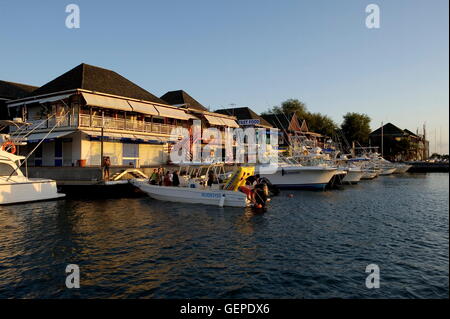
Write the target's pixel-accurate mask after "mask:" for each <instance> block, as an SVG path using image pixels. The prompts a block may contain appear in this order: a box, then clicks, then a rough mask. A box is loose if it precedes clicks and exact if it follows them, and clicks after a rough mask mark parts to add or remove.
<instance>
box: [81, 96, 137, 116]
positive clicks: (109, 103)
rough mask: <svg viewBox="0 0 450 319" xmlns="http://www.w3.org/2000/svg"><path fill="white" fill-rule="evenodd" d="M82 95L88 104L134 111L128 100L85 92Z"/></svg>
mask: <svg viewBox="0 0 450 319" xmlns="http://www.w3.org/2000/svg"><path fill="white" fill-rule="evenodd" d="M81 95H83V98H84V100H85V101H86V104H87V105H90V106H97V107H104V108H108V109H115V110H120V111H128V112H132V111H133V109H132V108H131V106H130V104H128V101H127V100H122V99H118V98H115V97H108V96H103V95H96V94H91V93H84V92H83V93H81Z"/></svg>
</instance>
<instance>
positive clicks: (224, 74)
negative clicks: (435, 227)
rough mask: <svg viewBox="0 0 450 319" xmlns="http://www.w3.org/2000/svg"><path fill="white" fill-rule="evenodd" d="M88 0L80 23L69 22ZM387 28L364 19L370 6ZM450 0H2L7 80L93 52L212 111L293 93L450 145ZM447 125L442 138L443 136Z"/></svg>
mask: <svg viewBox="0 0 450 319" xmlns="http://www.w3.org/2000/svg"><path fill="white" fill-rule="evenodd" d="M69 3H75V4H78V5H79V7H80V9H81V28H80V29H76V30H75V29H72V30H70V29H67V28H66V27H65V19H66V16H67V13H65V6H66V5H67V4H69ZM370 3H376V4H378V5H379V6H380V9H381V28H380V29H376V30H375V29H367V28H366V27H365V17H366V13H365V7H366V6H367V5H368V4H370ZM448 6H449V4H448V0H395V1H392V0H389V1H375V0H368V1H364V0H345V1H335V0H327V1H324V0H319V1H317V0H303V1H301V0H282V1H275V0H270V1H265V0H245V1H239V0H215V1H212V0H190V1H185V0H179V1H177V0H168V1H167V0H166V1H162V0H161V1H133V0H129V1H99V0H96V1H87V0H82V1H81V0H71V1H61V0H58V1H20V0H15V1H5V0H0V79H3V80H9V81H16V82H24V83H29V84H34V85H42V84H44V83H46V82H47V81H49V80H51V79H52V78H54V77H56V76H58V75H60V74H62V73H63V72H65V71H67V70H69V69H70V68H72V67H74V66H76V65H78V64H80V63H82V62H85V63H89V64H93V65H97V66H101V67H105V68H109V69H112V70H114V71H116V72H118V73H120V74H122V75H124V76H125V77H127V78H129V79H130V80H131V81H133V82H135V83H137V84H139V85H140V86H142V87H144V88H145V89H147V90H149V91H150V92H152V93H154V94H155V95H158V96H160V95H162V94H164V93H165V92H166V91H169V90H176V89H184V90H186V91H187V92H189V93H190V94H191V95H192V96H194V97H195V98H196V99H198V100H199V101H200V102H201V103H203V104H204V105H206V106H209V107H211V108H212V109H213V110H214V109H218V108H221V107H230V104H232V103H233V104H236V105H237V106H249V107H252V108H253V109H254V110H255V111H257V112H262V111H264V110H266V109H267V108H269V107H271V106H273V105H277V104H279V103H280V102H281V101H283V100H285V99H288V98H298V99H301V100H303V101H304V102H306V103H307V105H308V108H309V110H310V111H313V112H322V113H325V114H328V115H329V116H331V117H332V118H333V119H334V120H335V121H337V122H338V123H340V122H341V121H342V115H343V114H344V113H346V112H348V111H354V112H363V113H367V114H368V115H369V116H371V117H372V119H373V122H372V127H373V128H376V127H377V126H379V124H380V123H381V121H384V122H387V121H390V122H392V123H394V124H396V125H398V126H400V127H402V128H408V129H410V130H411V131H414V132H415V131H416V129H417V128H418V127H420V128H422V125H423V123H424V122H426V124H427V128H428V133H429V135H428V136H429V138H430V141H431V146H432V151H434V150H435V142H434V141H435V140H434V134H435V131H436V132H437V135H438V139H437V144H438V145H437V148H438V150H439V149H440V150H441V151H442V152H446V153H447V152H448V135H449V123H448V116H449V89H448V86H449V42H448V37H449V34H448V29H449V20H448V19H449V17H448V11H449V8H448ZM440 132H442V133H441V134H442V146H440V145H439V140H440V138H439V137H440V135H441V134H440Z"/></svg>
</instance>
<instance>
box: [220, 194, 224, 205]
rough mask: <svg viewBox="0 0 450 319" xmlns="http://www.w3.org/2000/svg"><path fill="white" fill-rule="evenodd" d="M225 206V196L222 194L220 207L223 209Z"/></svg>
mask: <svg viewBox="0 0 450 319" xmlns="http://www.w3.org/2000/svg"><path fill="white" fill-rule="evenodd" d="M224 204H225V194H222V196H221V197H220V200H219V207H223V205H224Z"/></svg>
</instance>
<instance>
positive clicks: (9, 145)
mask: <svg viewBox="0 0 450 319" xmlns="http://www.w3.org/2000/svg"><path fill="white" fill-rule="evenodd" d="M2 151H5V152H9V153H11V154H15V153H16V151H17V148H16V144H14V143H13V142H11V141H7V142H5V143H3V145H2Z"/></svg>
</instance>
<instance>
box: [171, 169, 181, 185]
mask: <svg viewBox="0 0 450 319" xmlns="http://www.w3.org/2000/svg"><path fill="white" fill-rule="evenodd" d="M172 175H173V176H172V185H173V186H179V185H180V178H179V177H178V173H177V171H175V172H173V174H172Z"/></svg>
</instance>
